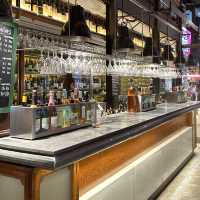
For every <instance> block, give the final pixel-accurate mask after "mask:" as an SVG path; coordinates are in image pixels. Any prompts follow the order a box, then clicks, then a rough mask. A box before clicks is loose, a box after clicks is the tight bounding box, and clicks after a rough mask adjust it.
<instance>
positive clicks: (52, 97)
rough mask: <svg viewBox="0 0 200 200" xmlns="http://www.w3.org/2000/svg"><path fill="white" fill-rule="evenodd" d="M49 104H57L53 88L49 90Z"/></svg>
mask: <svg viewBox="0 0 200 200" xmlns="http://www.w3.org/2000/svg"><path fill="white" fill-rule="evenodd" d="M48 106H55V101H54V92H53V91H52V90H51V91H50V92H49V103H48Z"/></svg>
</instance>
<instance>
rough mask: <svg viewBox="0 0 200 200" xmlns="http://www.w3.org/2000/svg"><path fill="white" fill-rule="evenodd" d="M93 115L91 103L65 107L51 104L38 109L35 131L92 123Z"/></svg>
mask: <svg viewBox="0 0 200 200" xmlns="http://www.w3.org/2000/svg"><path fill="white" fill-rule="evenodd" d="M92 115H93V113H92V106H91V104H90V103H86V104H76V105H72V106H64V107H55V106H54V105H49V106H48V107H44V108H40V109H38V110H37V112H36V125H35V129H36V130H35V131H36V132H43V131H45V130H54V129H58V128H69V127H72V126H78V125H84V124H86V123H91V120H92Z"/></svg>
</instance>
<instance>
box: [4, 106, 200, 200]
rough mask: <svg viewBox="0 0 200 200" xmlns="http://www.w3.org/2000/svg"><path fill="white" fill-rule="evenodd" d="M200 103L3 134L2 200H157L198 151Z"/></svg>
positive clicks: (161, 107) (162, 107)
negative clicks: (51, 131)
mask: <svg viewBox="0 0 200 200" xmlns="http://www.w3.org/2000/svg"><path fill="white" fill-rule="evenodd" d="M199 107H200V102H188V103H184V104H161V105H159V106H158V108H157V109H156V110H154V111H150V112H145V113H132V114H130V113H122V114H119V115H118V116H116V117H112V116H111V117H109V119H108V122H106V123H105V124H103V125H101V126H100V127H99V128H92V127H90V128H85V129H81V130H77V131H73V132H70V133H65V134H61V135H58V136H52V137H49V138H43V139H39V140H34V141H29V140H22V139H16V138H11V137H4V138H0V194H1V199H3V200H10V199H15V200H47V199H48V200H55V199H56V200H78V199H80V200H121V199H124V200H133V199H136V200H146V199H155V197H156V196H157V195H158V194H159V192H160V191H162V189H163V188H164V187H165V186H166V184H168V183H169V181H170V180H171V179H172V178H173V177H174V176H175V175H176V173H177V172H178V171H179V170H180V169H181V168H182V167H183V166H184V165H185V164H186V163H187V161H188V160H189V159H190V158H191V157H192V156H193V154H194V149H195V147H196V110H197V109H198V108H199Z"/></svg>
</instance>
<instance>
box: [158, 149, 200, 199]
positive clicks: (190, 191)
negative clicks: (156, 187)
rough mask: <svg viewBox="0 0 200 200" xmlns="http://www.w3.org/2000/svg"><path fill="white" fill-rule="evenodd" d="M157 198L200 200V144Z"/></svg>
mask: <svg viewBox="0 0 200 200" xmlns="http://www.w3.org/2000/svg"><path fill="white" fill-rule="evenodd" d="M157 200H200V146H199V147H198V149H197V150H196V151H195V156H194V157H193V159H192V160H191V161H190V162H189V163H188V164H187V165H186V166H185V167H184V168H183V170H182V171H181V172H180V173H179V174H178V175H177V177H176V178H175V179H174V180H173V181H172V182H171V183H170V184H169V186H168V187H167V188H166V189H165V190H164V191H163V193H162V194H161V195H160V197H159V198H158V199H157Z"/></svg>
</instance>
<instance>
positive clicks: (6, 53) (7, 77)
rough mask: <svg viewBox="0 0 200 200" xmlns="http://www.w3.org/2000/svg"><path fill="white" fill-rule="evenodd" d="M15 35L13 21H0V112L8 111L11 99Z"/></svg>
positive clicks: (15, 29)
mask: <svg viewBox="0 0 200 200" xmlns="http://www.w3.org/2000/svg"><path fill="white" fill-rule="evenodd" d="M16 35H17V28H16V25H15V24H14V23H11V22H0V113H7V112H9V111H10V106H11V104H12V100H13V85H14V68H15V62H16Z"/></svg>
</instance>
